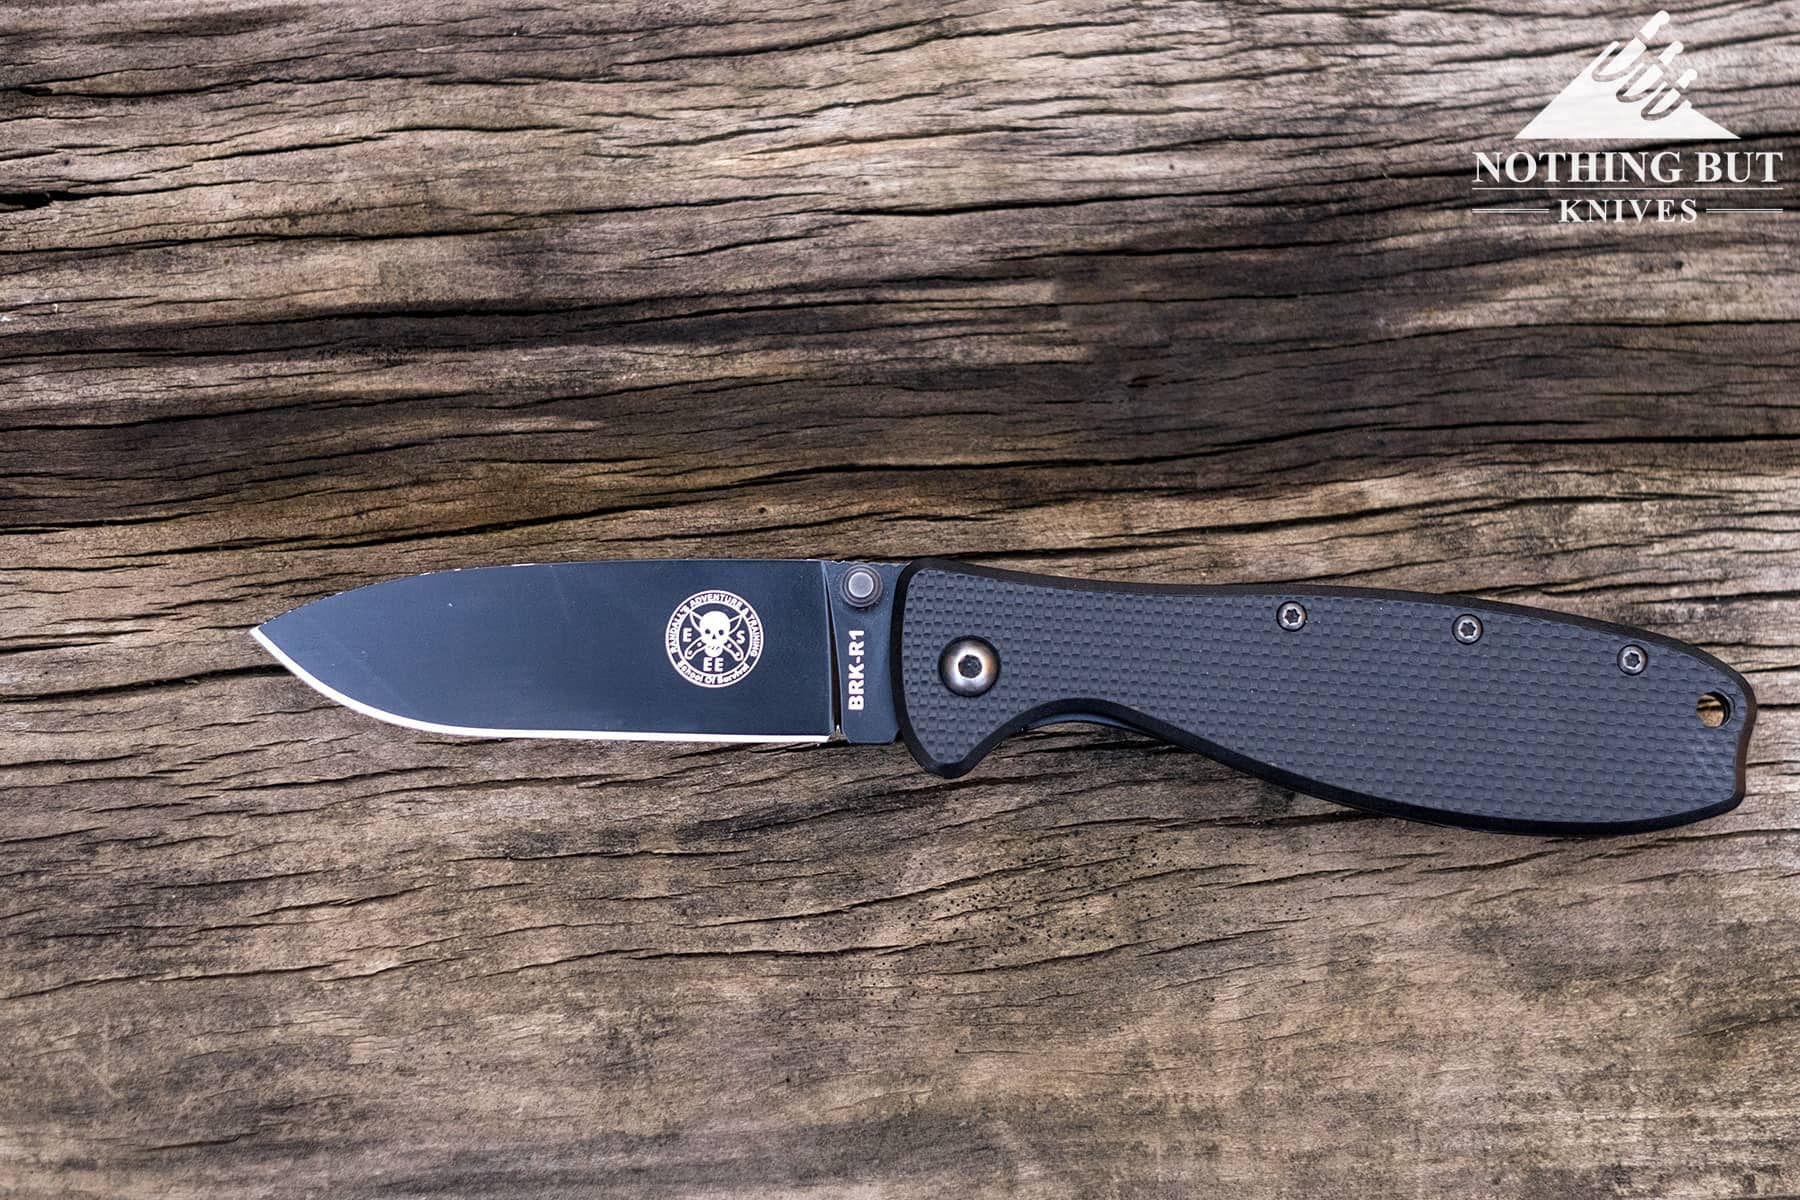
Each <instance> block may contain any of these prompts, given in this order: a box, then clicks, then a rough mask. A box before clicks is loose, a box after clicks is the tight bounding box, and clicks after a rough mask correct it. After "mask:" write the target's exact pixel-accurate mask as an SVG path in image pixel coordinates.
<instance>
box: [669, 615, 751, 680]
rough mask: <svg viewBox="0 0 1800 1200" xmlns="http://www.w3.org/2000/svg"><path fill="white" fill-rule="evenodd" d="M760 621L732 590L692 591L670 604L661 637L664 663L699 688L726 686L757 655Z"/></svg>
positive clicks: (745, 670) (747, 668)
mask: <svg viewBox="0 0 1800 1200" xmlns="http://www.w3.org/2000/svg"><path fill="white" fill-rule="evenodd" d="M762 647H763V628H762V619H761V618H760V617H758V616H757V615H756V610H755V609H754V608H751V607H750V602H749V601H747V600H745V599H744V598H743V597H742V596H739V595H737V594H736V593H735V592H695V593H694V594H693V595H692V596H689V597H688V598H687V599H686V600H683V601H682V602H681V603H680V604H678V605H676V606H675V611H674V612H673V613H671V614H670V615H669V626H668V629H667V630H666V631H665V633H664V635H663V649H664V650H666V651H668V654H669V665H670V666H672V667H674V668H675V670H676V672H677V673H678V674H679V675H680V676H681V677H682V678H683V679H685V680H687V681H688V682H689V683H692V684H697V685H699V686H700V687H711V688H721V687H730V686H731V685H732V684H734V683H736V682H737V681H738V680H740V679H742V678H743V677H744V676H746V675H748V674H749V673H750V669H751V668H752V667H754V666H755V665H756V660H757V659H759V658H761V657H762Z"/></svg>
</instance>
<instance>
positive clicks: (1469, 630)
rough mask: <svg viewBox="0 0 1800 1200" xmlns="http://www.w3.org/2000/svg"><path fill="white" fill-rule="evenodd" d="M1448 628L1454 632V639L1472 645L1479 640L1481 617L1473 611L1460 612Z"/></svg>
mask: <svg viewBox="0 0 1800 1200" xmlns="http://www.w3.org/2000/svg"><path fill="white" fill-rule="evenodd" d="M1450 629H1451V632H1452V633H1454V634H1456V640H1457V641H1459V642H1461V643H1462V644H1463V645H1465V646H1473V645H1474V644H1475V643H1476V642H1479V641H1480V640H1481V618H1480V617H1478V616H1476V615H1475V614H1474V613H1464V614H1462V615H1461V616H1460V617H1458V618H1456V623H1455V624H1453V625H1452V626H1451V627H1450Z"/></svg>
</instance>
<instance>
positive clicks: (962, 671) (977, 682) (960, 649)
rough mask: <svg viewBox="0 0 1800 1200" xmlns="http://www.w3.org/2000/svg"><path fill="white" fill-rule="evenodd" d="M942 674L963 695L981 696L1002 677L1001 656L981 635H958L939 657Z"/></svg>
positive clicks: (954, 689) (942, 677) (948, 685)
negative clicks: (964, 636) (974, 636)
mask: <svg viewBox="0 0 1800 1200" xmlns="http://www.w3.org/2000/svg"><path fill="white" fill-rule="evenodd" d="M938 676H939V677H940V678H941V679H943V681H944V686H945V687H947V688H949V689H950V690H951V691H953V692H955V693H956V694H957V695H959V696H979V695H981V694H982V693H983V692H985V691H987V690H988V689H989V688H991V687H993V686H994V681H995V680H997V679H999V678H1000V656H999V655H998V654H996V653H995V652H994V648H993V647H992V646H990V645H988V644H987V643H986V642H984V641H982V640H981V639H980V638H958V639H957V640H956V641H954V642H951V643H950V644H949V645H948V646H945V647H944V653H943V654H942V655H941V656H940V657H939V658H938Z"/></svg>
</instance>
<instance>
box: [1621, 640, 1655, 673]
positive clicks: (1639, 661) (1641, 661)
mask: <svg viewBox="0 0 1800 1200" xmlns="http://www.w3.org/2000/svg"><path fill="white" fill-rule="evenodd" d="M1649 665H1650V655H1649V654H1648V653H1646V652H1645V650H1644V648H1643V647H1642V646H1640V645H1638V644H1637V643H1636V642H1633V643H1632V644H1631V645H1629V646H1627V647H1625V648H1624V649H1623V650H1621V651H1619V670H1621V671H1623V672H1625V673H1626V674H1627V675H1642V674H1643V673H1644V668H1645V667H1647V666H1649Z"/></svg>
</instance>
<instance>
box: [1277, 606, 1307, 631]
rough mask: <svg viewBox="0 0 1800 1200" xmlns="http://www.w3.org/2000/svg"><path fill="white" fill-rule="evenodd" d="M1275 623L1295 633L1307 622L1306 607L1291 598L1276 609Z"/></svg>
mask: <svg viewBox="0 0 1800 1200" xmlns="http://www.w3.org/2000/svg"><path fill="white" fill-rule="evenodd" d="M1275 623H1276V624H1277V625H1279V626H1281V627H1282V628H1283V629H1285V630H1287V631H1288V632H1289V633H1293V632H1294V631H1295V630H1297V629H1299V628H1300V627H1301V626H1303V625H1305V624H1306V609H1305V608H1303V607H1302V606H1301V605H1299V604H1297V603H1295V602H1294V601H1292V600H1289V601H1288V602H1287V603H1286V604H1283V605H1282V606H1281V607H1280V608H1278V609H1276V610H1275Z"/></svg>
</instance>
